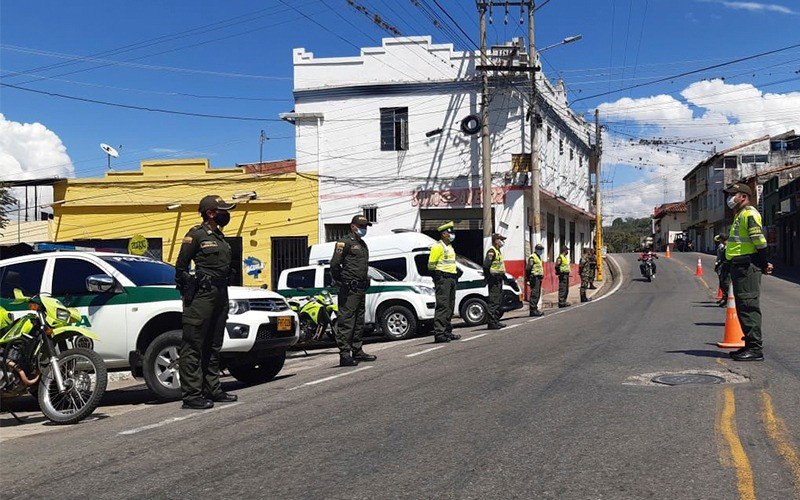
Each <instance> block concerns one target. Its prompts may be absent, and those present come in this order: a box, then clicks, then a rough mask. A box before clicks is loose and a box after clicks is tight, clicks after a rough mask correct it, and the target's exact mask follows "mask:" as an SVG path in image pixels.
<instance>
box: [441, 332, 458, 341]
mask: <svg viewBox="0 0 800 500" xmlns="http://www.w3.org/2000/svg"><path fill="white" fill-rule="evenodd" d="M445 335H446V336H447V338H448V339H450V340H458V339H460V338H461V335H459V334H457V333H453V332H450V333H447V334H445Z"/></svg>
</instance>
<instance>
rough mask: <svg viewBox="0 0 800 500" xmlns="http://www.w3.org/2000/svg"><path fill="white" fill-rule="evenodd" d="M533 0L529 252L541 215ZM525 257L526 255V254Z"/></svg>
mask: <svg viewBox="0 0 800 500" xmlns="http://www.w3.org/2000/svg"><path fill="white" fill-rule="evenodd" d="M534 3H535V2H534V0H530V1H529V2H528V67H529V68H530V73H531V103H530V110H531V118H530V120H531V132H530V134H531V167H530V168H531V175H530V177H531V190H530V193H529V197H530V199H529V200H528V206H529V207H530V210H531V215H530V217H531V230H530V233H529V242H530V246H531V248H530V252H531V253H532V252H533V249H534V247H535V246H536V244H537V243H539V240H540V239H541V237H542V216H541V202H540V200H539V185H540V184H541V182H540V179H539V175H540V174H539V148H538V147H537V144H536V129H537V128H538V126H539V125H538V123H537V120H536V117H537V113H536V71H537V68H536V62H537V61H536V59H537V57H536V42H535V38H534V32H533V11H534ZM526 258H527V256H526Z"/></svg>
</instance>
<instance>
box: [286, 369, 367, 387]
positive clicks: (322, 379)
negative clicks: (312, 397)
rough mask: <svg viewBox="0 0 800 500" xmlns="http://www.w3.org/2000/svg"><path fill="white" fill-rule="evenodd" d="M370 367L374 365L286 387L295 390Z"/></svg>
mask: <svg viewBox="0 0 800 500" xmlns="http://www.w3.org/2000/svg"><path fill="white" fill-rule="evenodd" d="M370 368H372V367H371V366H365V367H363V368H357V369H355V370H351V371H348V372H344V373H339V374H338V375H331V376H330V377H325V378H321V379H317V380H312V381H311V382H306V383H305V384H300V385H297V386H294V387H291V388H289V389H286V390H287V391H293V390H295V389H300V388H301V387H307V386H310V385H317V384H321V383H323V382H328V381H329V380H333V379H337V378H339V377H344V376H346V375H352V374H354V373H358V372H361V371H364V370H369V369H370Z"/></svg>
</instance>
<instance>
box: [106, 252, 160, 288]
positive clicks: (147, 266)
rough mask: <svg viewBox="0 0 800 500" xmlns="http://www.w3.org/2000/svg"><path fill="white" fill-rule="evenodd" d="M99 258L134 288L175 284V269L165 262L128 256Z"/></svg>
mask: <svg viewBox="0 0 800 500" xmlns="http://www.w3.org/2000/svg"><path fill="white" fill-rule="evenodd" d="M101 258H102V259H103V260H104V261H106V262H108V263H109V264H111V265H112V266H114V268H115V269H116V270H117V271H119V272H121V273H122V274H124V275H125V277H126V278H128V279H129V280H131V281H133V283H134V284H135V285H136V286H148V285H174V284H175V268H174V267H172V266H171V265H169V264H167V263H166V262H161V261H160V260H154V259H151V258H149V257H133V256H130V255H120V256H111V255H109V256H108V257H101Z"/></svg>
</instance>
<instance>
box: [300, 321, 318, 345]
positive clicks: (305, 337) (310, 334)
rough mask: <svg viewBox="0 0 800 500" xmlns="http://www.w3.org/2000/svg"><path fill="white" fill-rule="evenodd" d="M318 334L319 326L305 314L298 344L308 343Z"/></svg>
mask: <svg viewBox="0 0 800 500" xmlns="http://www.w3.org/2000/svg"><path fill="white" fill-rule="evenodd" d="M316 333H317V324H316V323H314V321H313V320H312V319H311V318H310V317H309V316H308V315H307V314H304V315H302V316H301V317H300V338H299V339H298V342H308V341H310V340H312V339H313V338H314V335H316Z"/></svg>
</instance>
